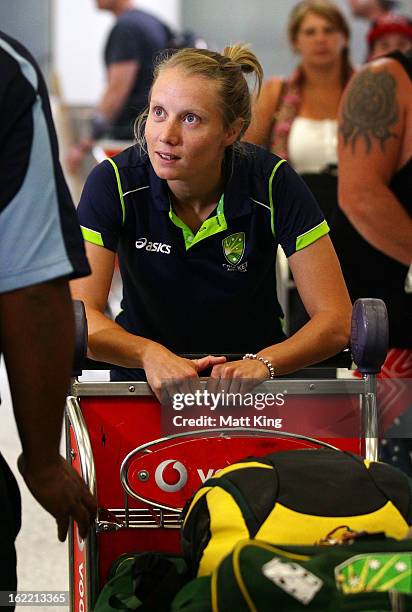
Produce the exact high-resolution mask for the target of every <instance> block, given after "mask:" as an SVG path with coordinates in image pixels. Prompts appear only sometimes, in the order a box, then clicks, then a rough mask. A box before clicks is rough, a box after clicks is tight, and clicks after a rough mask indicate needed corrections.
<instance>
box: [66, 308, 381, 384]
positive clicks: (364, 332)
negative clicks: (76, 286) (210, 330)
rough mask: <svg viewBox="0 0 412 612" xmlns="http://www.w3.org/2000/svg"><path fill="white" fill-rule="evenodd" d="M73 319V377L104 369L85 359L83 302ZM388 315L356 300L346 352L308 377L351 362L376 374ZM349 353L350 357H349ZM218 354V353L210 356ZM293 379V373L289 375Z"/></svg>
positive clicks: (232, 358)
mask: <svg viewBox="0 0 412 612" xmlns="http://www.w3.org/2000/svg"><path fill="white" fill-rule="evenodd" d="M73 308H74V317H75V334H76V337H75V354H74V363H73V375H75V376H77V375H79V374H81V372H82V370H84V369H85V370H86V369H87V370H107V369H111V367H114V366H111V364H108V363H102V362H100V361H94V360H92V359H87V358H86V355H87V319H86V311H85V308H84V304H83V302H81V301H80V300H74V301H73ZM388 337H389V332H388V314H387V311H386V306H385V303H384V302H383V301H382V300H379V299H375V298H362V299H359V300H356V302H355V304H354V306H353V311H352V326H351V342H350V350H349V349H347V350H345V351H342V352H341V353H338V354H337V355H335V356H334V357H331V358H329V359H326V360H325V361H322V362H321V363H318V364H315V365H313V366H311V367H309V368H305V370H302V372H304V371H306V372H307V374H308V375H310V373H311V371H312V372H313V370H314V369H318V368H348V367H350V363H351V359H353V361H354V362H355V364H356V365H357V366H358V368H359V371H360V372H361V373H362V374H377V373H378V372H380V369H381V367H382V365H383V363H384V361H385V358H386V353H387V350H388ZM351 353H352V356H351ZM214 354H216V355H222V353H221V352H220V351H217V352H216V353H214ZM223 355H224V356H225V357H226V359H227V360H228V361H236V360H238V359H241V358H242V357H243V355H241V354H238V353H223ZM203 356H204V355H203V354H199V353H185V354H183V355H182V357H187V358H188V359H198V358H200V357H203ZM293 376H294V377H295V378H296V372H295V373H294V374H293Z"/></svg>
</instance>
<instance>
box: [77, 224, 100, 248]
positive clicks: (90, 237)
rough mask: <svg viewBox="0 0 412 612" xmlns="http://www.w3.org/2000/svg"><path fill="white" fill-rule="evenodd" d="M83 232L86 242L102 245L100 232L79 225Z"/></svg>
mask: <svg viewBox="0 0 412 612" xmlns="http://www.w3.org/2000/svg"><path fill="white" fill-rule="evenodd" d="M80 228H81V230H82V234H83V238H84V239H85V240H86V241H87V242H91V243H92V244H97V245H98V246H104V244H103V238H102V235H101V233H100V232H96V231H95V230H92V229H89V228H88V227H84V226H83V225H81V226H80Z"/></svg>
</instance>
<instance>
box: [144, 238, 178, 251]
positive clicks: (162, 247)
mask: <svg viewBox="0 0 412 612" xmlns="http://www.w3.org/2000/svg"><path fill="white" fill-rule="evenodd" d="M135 247H136V249H144V250H145V251H151V252H154V253H164V255H170V251H171V249H172V247H171V245H170V244H163V242H150V241H149V240H148V239H147V238H139V239H138V240H136V242H135Z"/></svg>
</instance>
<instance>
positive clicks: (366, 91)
mask: <svg viewBox="0 0 412 612" xmlns="http://www.w3.org/2000/svg"><path fill="white" fill-rule="evenodd" d="M411 186H412V52H411V51H409V52H407V53H406V54H401V53H399V52H395V53H393V54H391V56H389V57H385V58H379V59H376V60H374V61H372V62H370V63H369V64H366V65H365V66H363V67H362V68H361V69H360V71H359V72H358V73H357V74H356V75H355V76H354V78H353V79H352V81H351V82H350V84H349V85H348V88H347V90H346V91H345V95H344V98H343V100H342V106H341V111H340V118H339V204H340V207H341V210H339V213H338V214H337V217H336V222H335V227H334V235H333V241H334V245H335V248H336V251H337V253H338V256H339V259H340V262H341V265H342V270H343V273H344V276H345V279H346V283H347V285H348V288H349V292H350V295H351V298H352V300H356V299H357V298H360V297H375V298H381V299H382V300H384V302H385V303H386V306H387V309H388V315H389V346H390V347H391V348H390V350H389V352H388V355H387V358H386V361H385V364H384V366H383V368H382V377H383V378H397V379H400V378H412V294H411V293H406V291H405V281H406V278H407V273H408V267H409V266H410V264H411V261H412V198H411ZM392 391H393V392H394V398H393V401H392V403H391V404H390V405H389V404H388V405H387V406H386V409H387V411H388V414H386V415H385V418H386V420H388V419H389V418H390V420H392V421H393V419H394V418H395V417H397V416H398V415H397V414H396V410H397V409H398V407H399V405H400V403H399V401H398V400H397V393H398V391H399V392H401V391H402V385H398V384H394V385H393V386H392ZM408 444H409V446H408ZM383 448H385V447H383ZM410 450H411V445H410V442H409V441H404V442H402V440H399V441H398V442H397V443H394V442H393V440H392V442H389V441H388V443H387V445H386V458H388V459H389V460H390V461H392V462H393V463H394V465H399V467H403V468H404V469H405V470H406V471H408V472H409V474H411V475H412V465H411V461H410V455H409V451H410Z"/></svg>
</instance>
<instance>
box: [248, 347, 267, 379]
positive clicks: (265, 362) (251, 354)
mask: <svg viewBox="0 0 412 612" xmlns="http://www.w3.org/2000/svg"><path fill="white" fill-rule="evenodd" d="M243 359H256V360H257V361H261V362H262V363H264V364H265V366H266V367H267V369H268V370H269V378H270V380H273V379H274V378H275V368H274V367H273V364H272V363H271V362H270V361H269V359H265V358H264V357H258V356H257V355H255V354H254V353H246V355H243Z"/></svg>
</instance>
